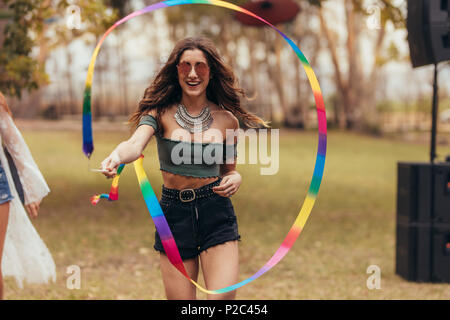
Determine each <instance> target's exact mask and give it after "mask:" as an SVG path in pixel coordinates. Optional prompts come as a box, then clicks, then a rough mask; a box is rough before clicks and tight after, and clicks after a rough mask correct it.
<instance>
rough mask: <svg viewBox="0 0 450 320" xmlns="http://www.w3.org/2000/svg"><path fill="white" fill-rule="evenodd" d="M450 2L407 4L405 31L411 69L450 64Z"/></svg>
mask: <svg viewBox="0 0 450 320" xmlns="http://www.w3.org/2000/svg"><path fill="white" fill-rule="evenodd" d="M449 2H450V0H408V13H407V18H406V28H407V30H408V43H409V51H410V56H411V62H412V65H413V67H414V68H416V67H420V66H424V65H428V64H436V63H438V62H441V61H447V60H450V6H449Z"/></svg>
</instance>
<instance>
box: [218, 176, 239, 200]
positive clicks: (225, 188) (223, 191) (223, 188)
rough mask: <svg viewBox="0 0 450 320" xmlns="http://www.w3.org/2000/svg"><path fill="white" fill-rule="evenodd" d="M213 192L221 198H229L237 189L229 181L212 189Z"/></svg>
mask: <svg viewBox="0 0 450 320" xmlns="http://www.w3.org/2000/svg"><path fill="white" fill-rule="evenodd" d="M222 181H224V180H222ZM213 191H214V192H215V193H217V194H218V195H221V196H222V197H229V196H231V195H233V194H234V193H235V192H236V191H237V187H236V185H235V184H234V183H232V182H231V181H227V182H225V183H224V184H221V185H219V186H216V187H213Z"/></svg>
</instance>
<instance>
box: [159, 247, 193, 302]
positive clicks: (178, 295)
mask: <svg viewBox="0 0 450 320" xmlns="http://www.w3.org/2000/svg"><path fill="white" fill-rule="evenodd" d="M183 264H184V267H185V268H186V271H187V273H188V275H189V277H190V278H191V279H192V280H194V281H197V278H198V270H199V266H198V257H195V258H193V259H189V260H185V261H183ZM160 266H161V274H162V278H163V282H164V287H165V289H166V297H167V299H168V300H195V299H196V288H195V286H194V285H193V284H192V283H191V282H190V281H189V280H188V279H186V278H185V276H183V275H182V274H181V272H180V271H178V270H177V269H176V268H175V267H174V266H173V265H172V264H171V263H170V261H169V259H168V258H167V256H166V255H165V254H163V253H161V254H160Z"/></svg>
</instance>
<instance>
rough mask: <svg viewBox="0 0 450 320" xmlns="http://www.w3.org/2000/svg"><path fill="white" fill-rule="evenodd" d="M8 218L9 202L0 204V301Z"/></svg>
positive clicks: (1, 297)
mask: <svg viewBox="0 0 450 320" xmlns="http://www.w3.org/2000/svg"><path fill="white" fill-rule="evenodd" d="M8 218H9V202H6V203H2V204H0V300H2V299H3V275H2V257H3V247H4V245H5V236H6V228H7V226H8Z"/></svg>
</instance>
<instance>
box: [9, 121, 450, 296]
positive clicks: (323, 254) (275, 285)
mask: <svg viewBox="0 0 450 320" xmlns="http://www.w3.org/2000/svg"><path fill="white" fill-rule="evenodd" d="M23 133H24V136H25V138H26V140H27V142H28V144H29V146H30V148H31V150H32V153H33V155H34V157H35V159H36V161H37V163H38V164H39V166H40V168H41V170H42V172H43V174H44V176H45V177H46V179H47V181H48V183H49V186H50V188H51V190H52V191H51V194H50V195H49V196H48V197H47V198H45V199H44V201H43V203H42V205H41V210H40V217H39V218H38V219H37V220H34V221H33V223H34V225H35V227H36V229H37V230H38V232H39V234H40V235H41V237H42V238H43V239H44V241H45V243H46V244H47V245H48V247H49V249H50V251H51V252H52V254H53V257H54V259H55V262H56V265H57V281H56V283H54V284H50V285H29V284H28V285H27V284H26V285H25V288H24V289H22V290H20V289H19V288H18V287H17V286H16V285H15V282H14V281H13V280H12V279H6V281H5V298H6V299H164V298H165V295H164V287H163V284H162V280H161V278H160V271H159V267H158V254H157V253H156V252H155V251H154V250H153V248H152V246H153V237H154V226H153V222H152V221H151V218H150V216H149V213H148V212H147V211H146V208H145V204H144V202H143V199H142V196H141V194H140V190H139V188H138V184H137V181H136V176H135V173H134V172H133V171H134V170H133V168H132V166H128V167H126V168H125V170H124V172H123V174H122V178H121V183H120V192H119V194H120V197H119V201H117V202H114V203H109V202H100V204H99V205H97V206H96V207H93V206H92V205H91V204H90V202H89V197H90V196H91V195H93V194H96V193H99V192H107V191H109V187H110V180H106V179H105V178H104V177H103V176H102V175H100V174H98V173H92V172H90V171H89V170H88V161H87V160H86V159H85V158H84V157H83V155H82V152H81V137H80V133H79V132H74V131H33V132H31V131H24V132H23ZM127 135H128V134H127V132H118V133H112V132H96V133H95V146H96V150H95V153H94V156H93V158H92V160H91V167H97V166H98V165H99V163H100V162H101V160H102V159H103V158H104V157H105V156H106V155H107V154H108V153H109V152H110V151H111V150H112V149H113V148H114V146H115V145H116V144H117V143H119V142H120V141H121V140H123V139H125V138H126V137H127ZM280 142H281V143H280V168H279V171H278V173H277V174H276V175H272V176H263V175H260V171H259V170H260V168H261V167H262V166H260V165H249V164H247V165H245V164H240V165H238V170H239V172H240V173H241V175H242V177H243V183H242V185H241V188H240V190H239V192H238V193H237V194H236V195H235V196H233V198H232V200H233V203H234V206H235V211H236V214H237V216H238V221H239V231H240V234H241V236H242V242H241V243H240V261H241V263H240V276H239V278H240V280H244V279H246V278H247V277H249V276H251V275H252V274H254V273H255V272H256V271H257V270H259V268H260V267H261V266H262V265H263V264H265V263H266V262H267V260H268V259H269V258H270V257H271V256H272V254H273V253H274V252H275V251H276V249H277V248H278V246H279V245H280V244H281V242H282V241H283V239H284V237H285V236H286V234H287V232H288V230H289V228H290V227H291V225H292V223H293V222H294V219H295V217H296V216H297V214H298V212H299V210H300V207H301V205H302V203H303V200H304V199H305V197H306V191H307V189H308V187H309V183H310V180H311V178H312V173H313V165H314V161H315V157H316V148H317V134H316V133H313V132H293V131H286V130H284V129H282V130H280ZM438 151H439V153H440V154H450V147H449V146H439V149H438ZM428 153H429V149H428V146H427V145H422V144H413V143H405V142H401V141H396V140H392V139H380V138H372V137H367V136H360V135H355V134H349V133H342V132H338V131H332V132H329V134H328V150H327V158H326V166H325V174H324V179H323V181H322V185H321V188H320V191H319V195H318V199H317V201H316V204H315V206H314V208H313V211H312V213H311V216H310V219H309V220H308V222H307V224H306V226H305V229H304V230H303V232H302V234H301V235H300V237H299V239H298V240H297V242H296V243H295V245H294V247H293V248H292V250H291V251H290V252H289V253H288V255H287V256H286V257H285V259H283V260H282V261H281V262H280V263H279V264H278V265H277V266H276V267H275V268H273V269H272V270H270V271H269V272H268V273H266V274H265V275H263V276H262V277H261V278H259V279H257V280H256V281H253V282H252V283H250V284H248V285H246V286H244V287H242V288H240V289H238V293H237V298H238V299H448V298H450V286H449V285H446V284H419V283H413V282H407V281H405V280H403V279H402V278H400V277H399V276H397V275H395V272H394V268H395V203H396V166H397V162H398V161H427V159H428ZM145 155H146V158H145V161H144V164H145V167H146V171H147V174H148V175H149V179H150V181H151V182H152V185H153V187H154V189H155V191H156V193H157V194H158V197H159V195H160V188H161V185H162V179H161V176H160V171H159V163H158V160H157V155H156V145H155V141H154V140H153V139H152V141H151V143H150V144H149V146H148V147H147V149H146V151H145ZM240 156H242V155H240ZM372 264H375V265H378V266H379V267H380V268H381V289H380V290H369V289H367V287H366V280H367V278H368V277H369V275H368V274H367V273H366V269H367V267H368V266H370V265H372ZM70 265H78V266H80V268H81V281H82V283H81V289H80V290H69V289H67V288H66V280H67V278H68V276H69V275H68V274H67V273H66V268H67V267H68V266H70ZM201 283H203V281H201ZM198 297H199V298H200V299H204V298H205V295H204V294H202V293H200V292H199V293H198Z"/></svg>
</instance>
